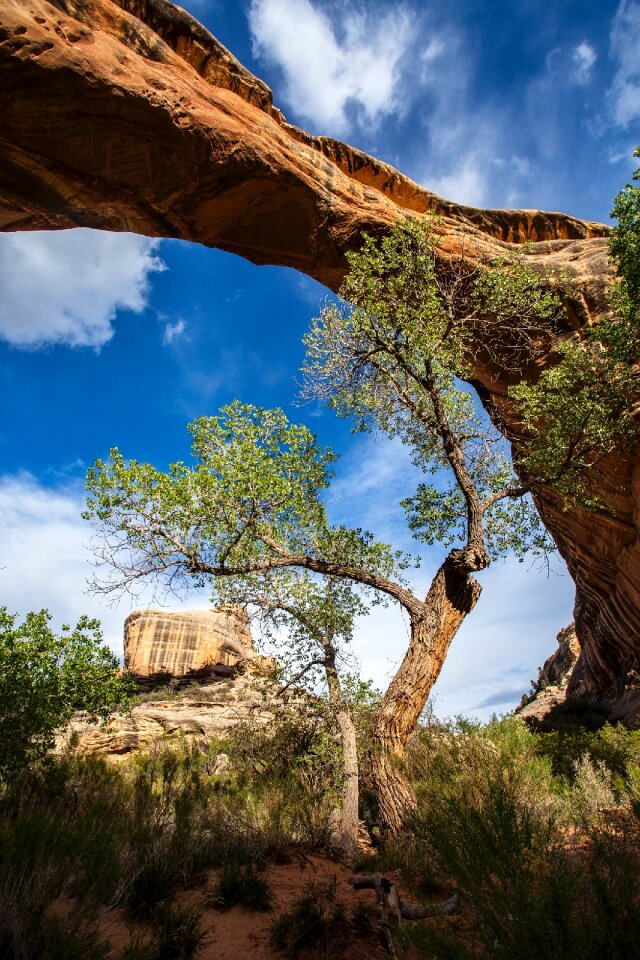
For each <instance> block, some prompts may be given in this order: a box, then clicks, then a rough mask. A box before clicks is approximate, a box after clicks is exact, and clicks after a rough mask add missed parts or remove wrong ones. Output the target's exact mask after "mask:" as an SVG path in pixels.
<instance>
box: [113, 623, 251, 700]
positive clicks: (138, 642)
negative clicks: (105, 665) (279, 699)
mask: <svg viewBox="0 0 640 960" xmlns="http://www.w3.org/2000/svg"><path fill="white" fill-rule="evenodd" d="M257 656H258V655H257V654H256V651H255V649H254V646H253V638H252V636H251V630H250V629H249V618H248V616H247V614H246V612H245V611H244V610H242V609H240V608H238V607H226V608H223V609H218V610H184V611H178V612H173V611H164V610H136V611H134V613H131V614H130V615H129V616H128V617H127V619H126V621H125V625H124V664H125V668H126V670H127V671H128V672H129V673H131V674H132V675H133V676H134V677H135V678H136V680H138V681H142V682H144V681H149V680H154V679H157V680H158V681H160V682H162V680H163V678H164V679H166V678H174V679H175V678H187V677H189V676H194V675H195V674H198V673H199V672H201V671H203V669H206V668H207V667H214V666H217V665H220V666H223V667H231V668H233V667H237V666H239V664H241V663H243V662H245V661H249V660H254V659H256V658H257ZM221 672H222V673H223V674H224V672H225V671H221Z"/></svg>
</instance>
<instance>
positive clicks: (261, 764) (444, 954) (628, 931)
mask: <svg viewBox="0 0 640 960" xmlns="http://www.w3.org/2000/svg"><path fill="white" fill-rule="evenodd" d="M354 712H355V713H356V715H358V721H359V724H360V730H361V734H362V738H363V740H364V746H365V751H364V755H363V760H362V763H361V767H362V777H363V783H364V786H365V789H364V790H363V791H362V797H363V802H362V807H361V810H360V814H361V816H362V817H363V818H365V819H367V820H368V824H369V827H370V828H371V829H372V832H373V833H374V835H375V832H376V831H375V829H373V828H374V827H375V823H374V820H373V818H374V816H375V813H374V812H373V811H372V809H371V808H370V806H368V805H369V804H370V801H371V797H370V794H369V793H368V791H367V789H366V787H367V784H368V783H370V778H371V767H370V765H369V764H367V762H366V759H365V758H366V754H367V752H368V751H367V748H369V747H370V746H371V720H372V716H373V714H372V711H371V709H370V707H367V708H366V709H365V710H364V712H363V713H362V714H360V712H359V709H358V708H354ZM367 730H368V731H369V733H368V735H367V734H366V731H367ZM336 732H337V731H336V725H335V720H334V719H333V718H332V716H331V714H330V713H325V714H324V715H316V714H314V715H310V716H309V717H305V716H304V715H300V714H297V715H293V714H287V713H283V714H282V715H281V716H280V717H279V718H276V720H275V722H274V725H273V727H272V728H271V730H270V731H265V730H264V729H262V730H258V729H257V728H254V727H251V725H245V726H244V727H241V728H239V729H237V730H236V731H235V732H234V733H233V734H232V735H231V736H230V737H229V738H228V739H227V740H226V741H225V742H218V743H211V744H209V746H208V749H207V750H206V751H201V750H197V749H194V748H193V747H192V746H188V745H186V744H185V743H181V742H180V740H177V741H175V740H174V741H173V742H172V741H167V742H166V743H164V744H161V745H158V746H156V747H155V748H154V749H153V750H151V752H148V753H139V754H136V755H133V756H131V757H129V758H128V759H125V760H123V761H122V762H120V763H119V764H117V765H114V764H110V763H108V762H106V761H104V760H102V759H101V758H98V757H95V756H91V755H81V754H79V753H77V752H75V751H74V750H73V748H71V749H69V750H68V751H67V752H66V753H65V754H64V755H59V756H57V757H55V758H50V759H49V760H48V761H47V762H41V763H40V764H39V765H37V766H31V767H30V768H29V769H28V770H25V771H23V773H22V774H21V775H20V776H19V777H17V778H14V779H12V780H11V781H9V782H5V783H4V784H3V788H2V795H1V800H0V819H1V822H2V846H1V848H0V890H1V892H2V896H1V897H0V951H1V955H2V956H3V957H15V958H20V960H22V958H25V960H26V958H31V957H36V956H38V957H40V956H41V957H48V958H51V960H53V958H62V957H65V958H66V957H68V958H76V957H77V958H98V957H101V958H104V957H114V958H115V957H122V958H125V957H126V958H129V960H133V958H147V960H157V958H163V960H164V958H185V960H186V958H190V957H198V956H202V957H205V958H206V957H214V956H216V955H217V954H216V950H215V947H214V945H213V944H214V940H215V934H216V927H217V925H219V924H220V923H221V918H222V917H223V916H224V915H225V914H226V911H228V910H230V909H235V910H236V911H238V910H239V911H240V913H239V914H238V916H237V917H236V923H238V924H240V925H245V926H246V925H248V926H251V925H252V924H255V923H256V922H259V923H260V929H261V931H262V937H263V940H262V944H263V948H264V949H265V950H270V951H272V953H268V954H265V955H269V956H271V955H272V956H274V957H278V956H301V957H311V956H317V957H328V956H333V955H335V956H367V955H368V956H376V955H380V956H384V955H385V951H386V953H387V954H388V952H389V944H391V949H392V950H393V951H394V952H395V953H396V955H397V956H406V957H421V956H424V957H430V958H450V957H461V958H462V957H465V958H485V957H491V958H494V957H505V958H507V957H509V958H511V957H514V956H522V957H525V956H526V957H540V958H551V957H563V958H576V960H583V958H584V960H588V958H592V957H602V958H612V960H617V958H623V957H624V958H626V957H629V956H633V955H634V950H635V949H636V947H637V942H638V936H639V934H640V929H639V923H640V921H639V919H638V911H637V897H638V894H639V893H640V890H639V889H638V857H639V856H640V848H639V846H638V843H639V841H640V829H639V827H640V819H639V818H640V734H638V733H635V732H629V731H628V730H625V729H623V728H620V727H610V726H604V727H603V728H601V729H600V730H599V731H597V732H592V733H587V732H585V731H581V732H580V733H579V734H576V733H575V732H574V731H568V732H565V733H564V734H559V733H554V734H535V733H532V732H530V731H529V730H527V728H526V727H525V725H524V724H523V722H522V721H520V720H519V719H517V718H506V719H504V720H494V721H492V722H490V723H489V724H487V725H484V726H481V725H477V724H472V723H469V722H467V721H458V722H454V723H448V724H444V723H439V722H435V721H433V720H431V721H429V722H428V723H426V724H421V725H420V726H419V727H418V729H417V731H416V733H415V734H414V736H413V738H412V740H411V742H410V745H409V750H408V762H407V775H408V776H409V778H410V782H411V785H412V788H413V789H414V791H415V795H416V797H417V806H416V809H415V811H414V813H413V814H412V818H411V821H410V822H408V823H407V825H406V828H405V830H404V831H403V832H402V833H401V834H396V835H388V836H387V837H386V838H385V839H384V840H383V841H382V842H380V843H379V844H378V845H377V846H375V847H371V846H369V847H368V848H362V850H361V851H360V854H359V862H356V863H355V864H354V865H352V866H351V867H349V870H353V871H354V872H356V873H364V874H377V873H380V874H382V875H385V876H386V875H391V876H393V877H394V878H395V883H396V884H398V885H399V886H400V887H401V888H402V890H403V896H404V897H405V898H406V899H407V900H408V901H410V902H411V903H414V904H423V905H425V904H426V905H427V906H429V905H437V904H438V903H440V902H442V901H448V900H450V898H451V897H452V895H453V894H454V893H456V892H457V894H458V905H457V909H456V910H455V911H454V912H452V913H450V914H449V915H447V916H438V915H437V911H436V910H435V907H434V913H435V914H436V915H434V916H433V917H432V918H430V919H429V918H428V919H423V920H415V921H414V920H402V922H401V923H399V922H398V920H397V918H396V917H395V915H394V913H393V910H388V911H386V915H385V917H384V931H383V932H384V934H385V938H384V943H386V944H387V946H386V948H381V947H380V945H379V940H378V938H379V936H380V934H381V928H382V926H383V921H382V919H381V915H380V909H379V908H378V907H377V905H376V902H375V898H374V896H373V893H372V891H370V890H368V891H367V890H363V891H362V892H360V894H359V895H358V899H357V900H354V899H353V897H351V898H349V899H345V897H344V894H341V893H340V892H338V890H337V888H336V879H335V877H334V875H332V873H331V870H332V869H333V870H334V871H336V872H337V871H339V870H340V871H342V872H341V876H342V877H347V878H348V876H349V872H348V871H347V869H346V868H345V867H340V865H339V863H335V862H334V861H335V858H336V857H337V856H339V851H337V850H336V847H335V845H334V842H333V826H334V824H333V816H334V814H335V811H336V809H337V807H338V805H339V797H340V789H341V783H340V780H341V778H340V764H339V762H337V759H336V755H337V751H338V750H339V738H338V737H337V736H336ZM221 750H224V751H225V752H226V753H227V755H228V756H229V758H230V760H231V764H230V767H229V768H228V769H227V771H226V772H225V773H223V774H218V773H215V769H216V765H215V758H216V756H217V755H218V753H219V752H220V751H221ZM310 856H318V857H321V858H322V860H323V862H324V863H325V865H326V864H329V865H331V864H333V867H331V866H329V868H328V869H327V870H326V872H325V873H321V874H320V875H319V876H316V877H315V878H314V876H313V875H312V876H311V877H310V878H308V879H307V880H306V881H303V880H302V879H300V880H298V881H297V890H295V889H294V891H293V892H289V894H288V895H287V897H286V899H285V900H284V901H283V900H282V898H281V897H280V898H278V897H277V896H276V893H277V891H276V890H274V889H272V887H274V885H275V884H276V883H277V878H278V870H281V869H288V868H286V867H283V864H285V865H286V864H287V863H288V864H292V863H298V862H299V861H298V860H297V858H307V859H308V858H309V857H310ZM332 858H333V859H332ZM302 876H303V874H302V873H300V877H301V878H302ZM332 876H333V877H334V878H333V879H332ZM427 913H428V910H427ZM255 918H258V920H257V921H256V920H255ZM114 943H115V946H114ZM367 951H369V953H367ZM378 951H380V952H379V954H378Z"/></svg>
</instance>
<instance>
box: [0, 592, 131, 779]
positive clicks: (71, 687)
mask: <svg viewBox="0 0 640 960" xmlns="http://www.w3.org/2000/svg"><path fill="white" fill-rule="evenodd" d="M50 619H51V618H50V616H49V614H48V613H47V611H46V610H41V611H40V612H39V613H28V614H27V615H26V617H25V619H24V621H23V623H21V624H19V625H17V624H16V621H17V614H11V613H9V612H8V611H7V608H6V607H0V778H2V777H6V776H7V775H9V774H11V773H13V772H16V771H17V770H20V769H21V768H23V767H26V766H28V765H29V764H30V763H32V762H34V761H36V760H39V759H41V758H42V756H43V755H44V754H45V753H46V751H47V750H49V749H50V748H51V746H52V745H53V742H54V736H55V733H56V731H57V730H59V729H61V728H62V727H64V726H65V724H67V723H68V722H69V720H70V719H71V715H72V714H73V712H74V711H75V710H84V711H86V712H87V713H88V714H89V716H90V717H91V719H92V720H94V721H98V720H99V719H106V718H107V717H108V716H109V714H110V713H111V712H112V711H113V710H114V709H115V708H116V706H118V704H124V703H126V701H127V700H128V698H129V696H130V694H131V692H132V685H131V683H130V681H129V680H127V679H125V678H123V677H121V676H120V674H119V672H118V661H117V659H116V657H115V656H114V655H113V654H112V653H111V651H110V650H108V649H107V648H106V647H105V646H103V644H102V633H101V632H100V624H99V623H98V621H97V620H90V619H89V618H88V617H81V619H80V620H79V621H78V623H77V625H76V626H75V627H74V628H73V629H71V627H68V626H65V627H63V628H62V633H61V634H60V635H56V634H55V633H54V632H53V631H52V630H51V628H50V627H49V625H48V624H49V620H50Z"/></svg>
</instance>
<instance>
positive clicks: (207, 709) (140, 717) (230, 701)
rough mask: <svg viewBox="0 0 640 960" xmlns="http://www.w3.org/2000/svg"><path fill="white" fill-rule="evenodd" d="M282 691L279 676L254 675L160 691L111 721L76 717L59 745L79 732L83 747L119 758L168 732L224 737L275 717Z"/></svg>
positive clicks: (204, 738)
mask: <svg viewBox="0 0 640 960" xmlns="http://www.w3.org/2000/svg"><path fill="white" fill-rule="evenodd" d="M277 691H278V685H277V684H276V683H274V681H272V680H269V679H268V678H265V677H256V676H252V675H250V676H239V677H234V678H229V679H222V680H217V681H216V682H215V683H209V684H203V685H202V686H197V687H196V686H194V687H190V688H189V689H188V691H186V692H185V693H183V694H177V695H174V696H171V697H168V696H166V695H164V696H163V695H161V694H158V699H151V700H144V701H142V702H140V703H137V704H136V705H135V706H134V707H133V709H132V710H131V713H130V714H124V713H116V714H114V715H113V716H112V717H111V718H110V719H109V721H108V722H107V724H105V725H96V724H91V723H87V722H86V720H84V719H83V718H82V716H77V717H75V718H74V719H73V720H72V722H71V724H70V725H69V727H68V729H67V730H66V731H65V734H64V735H63V736H62V737H61V738H60V739H59V741H58V745H57V746H58V749H61V748H63V747H64V745H65V744H66V743H67V742H68V740H69V737H70V736H72V735H74V739H77V741H78V746H79V748H80V749H81V750H86V751H88V752H91V753H98V754H101V755H102V756H106V757H113V758H115V757H118V756H121V755H123V754H127V753H130V752H131V751H132V750H139V749H142V748H145V747H149V746H150V745H151V744H153V743H154V742H156V741H158V740H165V739H166V738H167V737H181V736H182V737H186V738H188V739H190V740H194V741H195V742H196V743H197V744H202V745H204V744H205V743H206V741H208V740H210V739H211V738H223V737H224V736H225V735H226V734H228V733H229V731H230V730H231V729H232V728H233V727H235V726H237V725H238V724H239V723H243V722H246V721H249V720H251V721H252V722H254V723H257V724H267V723H269V722H270V721H271V720H272V719H273V712H272V710H271V709H270V708H271V707H272V706H273V704H274V703H275V702H276V694H277Z"/></svg>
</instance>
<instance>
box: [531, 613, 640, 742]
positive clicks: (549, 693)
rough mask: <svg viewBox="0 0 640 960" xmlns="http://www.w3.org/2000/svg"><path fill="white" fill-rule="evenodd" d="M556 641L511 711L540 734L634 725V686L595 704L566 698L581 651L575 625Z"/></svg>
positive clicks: (639, 705)
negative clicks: (578, 726)
mask: <svg viewBox="0 0 640 960" xmlns="http://www.w3.org/2000/svg"><path fill="white" fill-rule="evenodd" d="M556 640H557V644H558V646H557V648H556V650H554V652H553V653H552V654H551V656H550V657H549V658H548V659H547V660H545V662H544V665H543V666H542V667H541V668H540V670H539V671H538V679H537V681H535V683H533V685H532V690H531V692H530V693H529V694H525V695H524V696H523V698H522V703H521V704H520V706H519V707H517V708H516V711H515V712H516V713H517V714H519V715H520V716H521V717H522V719H523V720H525V721H526V722H527V724H529V725H530V726H531V727H532V728H533V729H535V730H542V731H547V730H553V729H555V728H558V727H563V726H567V725H570V724H572V723H580V724H584V725H587V726H592V727H594V728H597V727H599V726H600V725H601V724H602V723H604V722H605V721H609V722H610V723H624V724H626V725H627V726H630V727H636V726H638V725H639V724H640V689H638V686H637V683H636V684H633V683H631V684H629V685H628V686H627V688H626V689H625V690H624V691H623V692H622V693H621V694H620V695H618V696H615V697H610V698H607V699H602V700H601V701H600V702H599V703H598V704H590V703H586V704H580V703H579V702H577V701H576V700H575V699H571V698H570V697H568V696H567V693H568V689H569V683H570V681H571V678H572V675H573V673H574V671H575V669H576V665H577V664H578V662H579V659H580V652H581V651H580V641H579V640H578V637H577V635H576V629H575V624H574V623H570V624H569V626H568V627H564V628H563V629H562V630H561V631H560V632H559V634H558V636H557V638H556Z"/></svg>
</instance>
